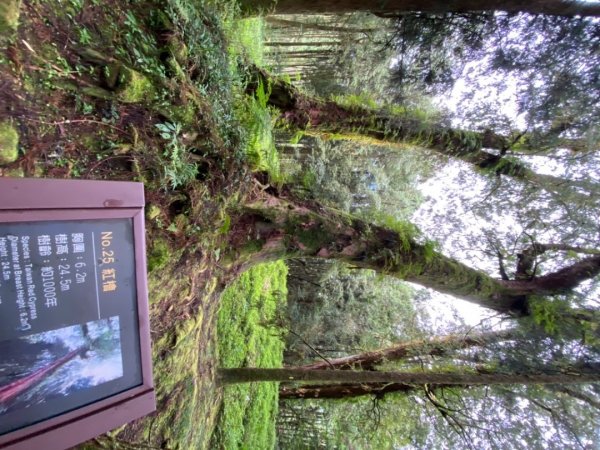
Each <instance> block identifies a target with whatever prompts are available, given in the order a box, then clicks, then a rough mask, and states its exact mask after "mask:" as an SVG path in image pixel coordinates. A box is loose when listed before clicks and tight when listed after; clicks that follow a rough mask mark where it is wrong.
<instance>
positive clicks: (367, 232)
mask: <svg viewBox="0 0 600 450" xmlns="http://www.w3.org/2000/svg"><path fill="white" fill-rule="evenodd" d="M417 239H418V231H417V230H416V229H415V228H414V227H413V226H412V225H410V224H407V223H399V224H398V226H397V229H396V230H391V229H388V228H384V227H380V226H377V225H374V224H372V223H367V222H365V221H363V220H361V219H358V218H355V217H352V216H350V215H345V214H342V213H340V212H338V211H334V210H331V209H328V208H325V207H323V206H321V205H318V204H313V203H309V202H304V203H302V204H298V203H292V202H290V201H287V200H283V199H281V198H277V197H274V196H266V197H265V198H264V199H260V200H258V201H256V202H255V203H252V204H249V205H247V207H246V212H245V214H242V216H241V217H239V218H238V220H237V221H236V223H235V224H234V225H233V227H232V239H231V241H230V246H231V248H234V249H242V250H241V251H240V252H238V254H236V255H235V256H234V259H235V261H236V262H235V264H236V265H238V269H239V270H245V269H247V268H248V267H250V266H251V265H254V264H256V263H259V262H265V261H273V260H277V259H281V258H292V257H316V258H325V259H337V260H341V261H344V262H346V263H349V264H350V265H353V266H355V267H360V268H364V269H372V270H375V271H377V272H380V273H383V274H386V275H391V276H394V277H397V278H400V279H403V280H406V281H411V282H414V283H417V284H420V285H422V286H425V287H428V288H431V289H434V290H436V291H438V292H442V293H446V294H449V295H452V296H454V297H458V298H462V299H464V300H467V301H469V302H472V303H476V304H478V305H480V306H483V307H485V308H490V309H493V310H495V311H498V312H500V313H504V314H509V315H513V316H523V315H529V314H530V313H531V303H530V302H531V301H532V299H534V298H535V297H536V296H537V298H538V299H539V297H540V296H544V295H554V294H563V293H565V292H568V291H569V290H570V289H573V288H574V287H575V286H577V284H578V283H580V282H582V281H584V280H587V279H590V278H593V277H595V276H596V275H598V274H599V273H600V255H598V256H594V257H590V258H587V259H584V260H582V261H580V262H577V263H575V264H573V265H571V266H568V267H566V268H564V269H561V270H559V271H557V272H554V273H549V274H546V275H544V276H540V277H537V278H533V279H531V280H499V279H495V278H493V277H490V276H489V275H487V274H485V273H483V272H480V271H478V270H475V269H473V268H471V267H469V266H466V265H465V264H462V263H460V262H458V261H456V260H454V259H452V258H448V257H447V256H444V255H442V254H441V253H439V252H437V251H435V250H434V248H433V247H432V246H431V245H429V244H427V243H420V242H418V241H417ZM249 243H250V244H249ZM244 248H250V249H251V250H252V251H250V252H248V253H246V254H244V252H243V249H244ZM536 301H539V300H536ZM582 314H583V315H582ZM587 316H590V317H591V318H592V320H593V318H594V314H591V315H590V314H588V312H585V311H584V312H583V313H582V312H580V311H570V310H568V308H567V307H565V308H564V310H563V311H561V317H560V319H559V320H561V321H563V322H564V321H566V320H575V321H577V322H576V323H579V321H581V320H586V319H585V317H587ZM557 319H558V318H557Z"/></svg>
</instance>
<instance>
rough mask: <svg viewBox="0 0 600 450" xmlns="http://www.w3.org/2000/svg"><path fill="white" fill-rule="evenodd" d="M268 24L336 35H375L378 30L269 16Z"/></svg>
mask: <svg viewBox="0 0 600 450" xmlns="http://www.w3.org/2000/svg"><path fill="white" fill-rule="evenodd" d="M266 21H267V23H269V24H271V25H278V26H284V27H295V28H302V29H307V30H320V31H334V32H336V33H373V32H375V31H377V30H378V28H354V27H345V26H336V25H321V24H318V23H306V22H300V21H297V20H288V19H282V18H279V17H273V16H268V17H267V18H266Z"/></svg>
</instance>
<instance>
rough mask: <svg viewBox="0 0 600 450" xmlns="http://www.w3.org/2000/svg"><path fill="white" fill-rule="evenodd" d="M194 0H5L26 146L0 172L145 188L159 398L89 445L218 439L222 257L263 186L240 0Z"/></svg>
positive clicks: (195, 443) (10, 117)
mask: <svg viewBox="0 0 600 450" xmlns="http://www.w3.org/2000/svg"><path fill="white" fill-rule="evenodd" d="M191 3H192V2H187V1H185V0H171V1H165V2H162V1H156V2H153V1H149V0H130V1H129V2H123V1H119V0H24V1H23V2H22V3H21V5H20V9H19V1H18V0H9V1H8V2H7V3H6V4H5V6H3V7H2V8H0V14H2V15H4V17H2V18H0V124H3V125H8V126H10V127H12V128H13V129H15V130H16V131H17V132H18V136H19V147H18V148H19V157H18V159H16V160H14V161H12V162H9V163H6V164H4V165H0V175H1V176H26V177H49V178H84V179H110V180H129V181H140V182H143V183H144V185H145V187H146V201H147V205H146V216H147V220H146V228H147V252H148V283H149V293H150V310H151V330H152V342H153V358H154V377H155V385H156V390H157V398H158V411H157V413H155V414H153V415H151V416H148V417H147V418H144V419H141V420H138V421H136V422H134V423H133V424H129V425H127V426H125V427H123V428H121V429H119V430H116V431H114V432H111V433H110V434H108V435H105V436H102V437H100V438H98V439H96V440H94V441H91V442H89V443H88V444H86V447H89V448H170V449H172V448H208V446H209V442H210V439H211V434H212V431H213V429H214V428H215V423H216V421H217V419H218V416H219V410H220V408H221V405H222V397H223V392H222V390H221V389H220V388H218V386H217V385H216V383H215V371H216V366H217V342H216V320H217V312H218V306H219V303H218V299H219V293H220V292H221V291H222V290H223V288H224V287H225V286H226V284H228V283H229V282H230V281H231V280H232V279H233V277H234V276H235V275H236V274H233V273H230V271H228V270H227V264H226V262H223V261H221V259H220V257H221V255H222V252H221V251H222V250H223V249H224V246H225V245H226V244H225V242H226V240H225V237H226V236H227V234H228V231H229V223H230V214H235V211H236V208H237V207H238V206H239V205H241V204H242V202H243V200H244V198H246V197H247V196H248V195H252V190H253V189H255V185H254V184H253V183H252V181H251V176H250V174H249V173H248V171H247V170H246V169H244V165H243V159H244V148H243V133H244V130H243V129H242V128H241V126H240V119H239V116H240V113H239V111H244V104H243V100H240V97H244V96H243V95H237V96H236V94H235V92H234V89H235V88H234V87H233V86H234V85H235V80H232V79H231V71H230V68H231V55H230V54H228V48H227V46H226V44H225V37H224V34H223V30H222V28H223V19H222V17H226V16H227V15H228V14H229V15H230V16H232V15H233V13H232V12H231V10H228V9H227V8H231V7H230V6H227V5H225V6H222V5H218V4H217V5H210V4H206V5H205V4H204V3H203V2H194V4H195V5H196V6H194V7H192V6H191ZM11 8H12V11H11ZM219 8H222V9H221V10H219ZM15 10H17V11H18V13H19V14H18V27H17V26H15V25H16V24H15V23H14V21H13V23H11V20H13V19H11V18H10V15H11V12H12V13H14V12H15ZM241 94H243V92H242V93H241ZM240 102H242V103H240ZM236 111H237V112H236ZM157 125H158V127H157ZM0 138H2V136H0Z"/></svg>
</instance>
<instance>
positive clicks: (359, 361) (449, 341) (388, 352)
mask: <svg viewBox="0 0 600 450" xmlns="http://www.w3.org/2000/svg"><path fill="white" fill-rule="evenodd" d="M514 336H515V333H514V332H512V331H497V332H490V333H483V334H478V335H474V336H468V335H464V334H458V335H457V334H455V335H450V336H442V337H435V338H432V339H425V340H416V341H410V342H403V343H401V344H398V345H393V346H391V347H387V348H384V349H381V350H375V351H372V352H365V353H360V354H358V355H350V356H344V357H341V358H335V359H329V360H327V361H317V362H315V363H312V364H305V365H303V366H301V368H302V369H306V370H328V369H329V370H330V369H336V370H374V369H375V366H377V365H379V364H381V363H383V362H385V361H398V360H401V359H405V358H410V357H413V356H426V355H428V356H442V355H446V354H448V352H450V351H452V350H459V349H463V348H469V347H475V346H483V345H486V344H488V343H490V342H499V341H504V340H507V339H511V338H512V337H514Z"/></svg>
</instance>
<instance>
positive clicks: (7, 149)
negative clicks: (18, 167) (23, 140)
mask: <svg viewBox="0 0 600 450" xmlns="http://www.w3.org/2000/svg"><path fill="white" fill-rule="evenodd" d="M18 145H19V133H17V130H15V128H14V127H13V126H12V125H11V124H10V123H8V122H0V164H10V163H12V162H15V161H16V160H17V158H18V157H19V149H18Z"/></svg>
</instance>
